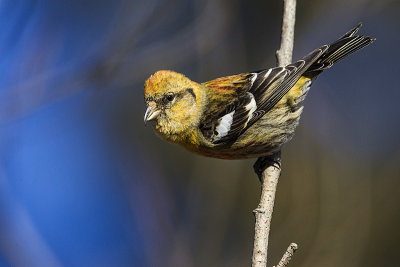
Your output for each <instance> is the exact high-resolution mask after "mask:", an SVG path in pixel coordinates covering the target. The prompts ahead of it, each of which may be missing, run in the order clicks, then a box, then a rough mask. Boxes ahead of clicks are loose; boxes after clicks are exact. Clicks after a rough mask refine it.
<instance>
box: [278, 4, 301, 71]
mask: <svg viewBox="0 0 400 267" xmlns="http://www.w3.org/2000/svg"><path fill="white" fill-rule="evenodd" d="M295 21H296V0H284V2H283V20H282V34H281V47H280V48H279V50H278V51H276V60H277V65H278V66H286V65H288V64H290V63H292V54H293V43H294V24H295Z"/></svg>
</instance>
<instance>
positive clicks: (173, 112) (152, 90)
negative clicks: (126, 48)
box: [144, 23, 375, 159]
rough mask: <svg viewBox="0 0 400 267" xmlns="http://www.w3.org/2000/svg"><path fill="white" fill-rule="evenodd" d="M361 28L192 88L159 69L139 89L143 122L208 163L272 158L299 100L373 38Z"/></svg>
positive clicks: (288, 135)
mask: <svg viewBox="0 0 400 267" xmlns="http://www.w3.org/2000/svg"><path fill="white" fill-rule="evenodd" d="M361 25H362V24H361V23H360V24H358V25H357V26H355V27H354V28H353V29H351V30H350V31H348V32H347V33H346V34H345V35H343V36H342V37H340V38H339V39H338V40H336V41H335V42H333V43H332V44H330V45H323V46H321V47H319V48H317V49H315V50H314V51H312V52H311V53H309V54H308V55H306V56H305V57H303V58H302V59H300V60H298V61H296V62H294V63H292V64H289V65H287V66H284V67H273V68H270V69H263V70H259V71H254V72H249V73H242V74H237V75H231V76H226V77H221V78H217V79H214V80H211V81H207V82H203V83H197V82H194V81H192V80H190V79H189V78H187V77H186V76H185V75H183V74H181V73H177V72H174V71H172V70H160V71H157V72H156V73H154V74H153V75H151V76H150V77H149V78H148V79H147V80H146V81H145V85H144V100H145V104H146V111H145V115H144V122H145V123H149V124H151V125H152V126H153V128H154V130H155V132H156V133H157V134H158V135H159V136H160V137H161V138H162V139H164V140H166V141H167V142H170V143H173V144H178V145H180V146H183V147H184V148H186V149H187V150H189V151H191V152H194V153H197V154H200V155H203V156H207V157H213V158H220V159H246V158H256V157H264V156H269V155H272V154H273V153H275V152H278V151H280V149H281V147H282V146H283V145H284V144H285V143H287V142H288V141H289V140H290V139H292V137H293V135H294V132H295V129H296V127H297V125H298V124H299V119H300V115H301V113H302V111H303V105H302V104H303V101H304V99H305V97H306V95H307V93H308V91H309V89H310V86H311V85H312V84H313V82H314V81H315V79H316V77H317V76H318V75H319V74H321V73H322V72H323V71H325V70H327V69H329V68H330V67H332V66H333V65H334V64H335V63H337V62H338V61H339V60H341V59H343V58H344V57H346V56H348V55H350V54H351V53H353V52H355V51H356V50H359V49H361V48H363V47H365V46H367V45H369V44H371V43H372V42H373V41H375V39H374V38H371V37H369V36H364V35H356V33H357V31H358V30H359V29H360V27H361Z"/></svg>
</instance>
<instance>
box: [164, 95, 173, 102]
mask: <svg viewBox="0 0 400 267" xmlns="http://www.w3.org/2000/svg"><path fill="white" fill-rule="evenodd" d="M174 97H175V96H174V94H173V93H169V94H167V96H166V97H165V98H166V99H167V100H168V101H169V102H171V101H172V100H174Z"/></svg>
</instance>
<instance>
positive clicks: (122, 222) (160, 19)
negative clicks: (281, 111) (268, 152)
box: [0, 0, 400, 267]
mask: <svg viewBox="0 0 400 267" xmlns="http://www.w3.org/2000/svg"><path fill="white" fill-rule="evenodd" d="M399 12H400V2H399V1H395V0H380V1H373V0H355V1H348V0H338V1H328V0H324V1H320V0H303V1H300V0H299V1H298V3H297V21H296V33H295V49H294V56H293V58H294V59H299V58H301V57H302V56H304V55H305V54H307V53H308V52H310V51H311V50H313V49H314V48H317V47H319V46H320V45H322V44H325V43H330V42H332V41H334V40H336V38H338V37H340V36H341V35H343V34H344V33H345V32H346V31H347V30H349V29H350V28H352V27H353V26H354V25H356V24H357V23H358V22H360V21H362V22H363V23H364V27H363V28H362V29H361V32H362V33H365V34H367V35H371V36H373V37H376V38H377V41H376V42H375V43H374V44H373V45H371V46H369V47H367V48H365V49H363V50H362V51H359V52H357V53H356V54H354V55H352V56H351V57H349V58H347V59H345V60H343V61H342V62H340V63H339V64H337V65H336V66H335V67H334V68H333V69H331V70H329V71H327V72H326V73H324V74H323V75H321V76H320V77H319V78H318V79H317V81H316V82H315V84H314V86H313V87H312V89H311V91H310V94H309V95H308V98H307V99H306V101H305V112H304V113H303V115H302V119H301V123H300V126H299V127H298V129H297V134H296V136H295V137H294V139H293V140H292V141H291V142H290V143H289V144H287V145H286V146H285V147H284V149H283V155H282V157H283V162H282V164H283V171H282V175H281V178H280V181H279V186H278V193H277V198H276V205H275V212H274V216H273V220H272V232H271V235H270V249H269V255H270V264H271V265H272V264H276V263H277V262H278V260H279V259H280V257H281V256H282V255H283V252H284V251H285V249H286V248H287V246H288V245H289V243H290V242H297V243H298V244H299V247H300V249H299V251H298V252H297V253H296V255H295V257H294V258H293V260H292V262H291V264H290V266H327V267H330V266H398V264H399V263H398V255H399V250H400V243H399V242H398V241H399V238H400V228H399V225H400V214H399V207H398V205H399V203H400V190H399V188H400V138H399V137H400V112H399V109H398V106H399V103H398V101H399V99H400V88H399V85H398V84H399V83H398V81H397V78H398V76H399V75H400V71H399V67H398V62H399V61H400V53H399V49H398V46H399V42H400V35H399V32H400V20H399ZM281 14H282V1H256V0H251V1H245V0H230V1H228V0H201V1H200V0H192V1H187V0H170V1H159V0H148V1H132V0H130V1H128V0H96V1H94V0H79V1H78V0H69V1H66V0H64V1H61V0H41V1H33V0H22V1H13V0H2V1H0V27H1V30H0V266H185V267H186V266H188V267H191V266H249V265H250V259H251V253H252V244H253V243H252V242H253V229H254V217H253V215H252V210H253V209H254V208H255V207H256V206H257V204H258V200H259V194H260V186H259V181H258V179H257V177H256V175H255V174H254V173H253V170H252V165H253V163H254V161H255V160H240V161H224V160H217V159H208V158H203V157H200V156H197V155H194V154H191V153H189V152H187V151H185V150H184V149H182V148H180V147H178V146H173V145H170V144H167V143H166V142H164V141H162V140H160V139H159V138H158V137H157V136H156V135H155V134H154V133H153V130H152V129H151V127H145V126H144V124H143V115H144V111H145V106H144V102H143V83H144V81H145V79H146V78H147V77H148V76H150V75H151V74H152V73H154V72H155V71H157V70H159V69H173V70H176V71H178V72H181V73H184V74H186V75H187V76H188V77H190V78H191V79H193V80H195V81H199V82H202V81H207V80H210V79H213V78H216V77H219V76H224V75H230V74H236V73H242V72H248V71H252V70H259V69H263V68H269V67H272V66H274V65H275V50H276V49H277V48H278V46H279V41H280V27H281Z"/></svg>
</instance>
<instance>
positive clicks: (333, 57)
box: [304, 23, 375, 77]
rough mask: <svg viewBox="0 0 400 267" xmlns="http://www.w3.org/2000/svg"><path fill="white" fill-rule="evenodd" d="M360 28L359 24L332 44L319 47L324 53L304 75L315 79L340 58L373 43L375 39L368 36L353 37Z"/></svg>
mask: <svg viewBox="0 0 400 267" xmlns="http://www.w3.org/2000/svg"><path fill="white" fill-rule="evenodd" d="M361 26H362V24H361V23H360V24H358V25H357V26H356V27H354V28H353V29H351V30H350V31H349V32H347V33H346V34H345V35H343V36H342V37H340V38H339V39H338V40H337V41H335V42H334V43H332V44H330V45H329V46H327V45H326V46H323V47H321V48H324V50H325V52H324V53H322V54H321V56H320V57H319V58H318V59H317V60H316V61H315V62H314V63H313V64H312V65H311V66H310V67H309V68H308V69H307V71H306V72H305V73H304V75H305V76H310V77H315V76H316V75H318V74H320V73H321V72H322V71H324V70H326V69H329V68H330V67H332V65H333V64H335V63H336V62H338V61H339V60H341V59H342V58H345V57H347V56H348V55H350V54H351V53H353V52H355V51H357V50H359V49H361V48H363V47H365V46H367V45H369V44H370V43H372V42H373V41H375V38H371V37H369V36H363V35H355V34H356V33H357V31H358V30H359V29H360V27H361Z"/></svg>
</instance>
